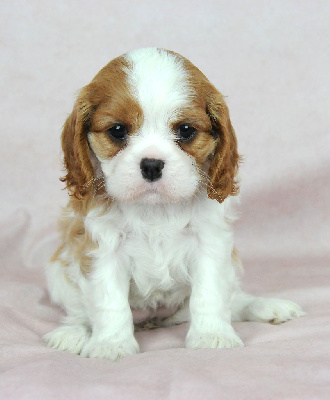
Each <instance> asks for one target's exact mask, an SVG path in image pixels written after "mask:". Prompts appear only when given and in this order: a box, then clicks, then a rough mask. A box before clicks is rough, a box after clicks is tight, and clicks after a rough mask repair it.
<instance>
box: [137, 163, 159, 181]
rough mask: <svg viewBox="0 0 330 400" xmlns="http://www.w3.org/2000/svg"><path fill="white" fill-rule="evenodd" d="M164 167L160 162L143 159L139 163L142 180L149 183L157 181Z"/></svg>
mask: <svg viewBox="0 0 330 400" xmlns="http://www.w3.org/2000/svg"><path fill="white" fill-rule="evenodd" d="M164 165H165V163H164V161H162V160H156V159H154V158H143V159H142V160H141V162H140V168H141V173H142V176H143V178H144V179H146V180H147V181H150V182H153V181H157V179H160V178H161V176H162V169H163V168H164Z"/></svg>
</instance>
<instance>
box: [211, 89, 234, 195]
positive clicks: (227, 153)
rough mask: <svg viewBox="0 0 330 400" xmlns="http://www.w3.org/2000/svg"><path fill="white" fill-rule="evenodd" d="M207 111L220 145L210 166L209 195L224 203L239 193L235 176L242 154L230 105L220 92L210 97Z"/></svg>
mask: <svg viewBox="0 0 330 400" xmlns="http://www.w3.org/2000/svg"><path fill="white" fill-rule="evenodd" d="M207 111H208V114H209V117H210V119H211V123H212V129H213V132H214V134H215V136H216V137H217V138H218V145H217V148H216V150H215V153H214V158H213V159H212V161H211V165H210V168H209V179H210V183H211V185H210V186H209V187H208V196H209V197H210V198H211V199H216V200H218V201H219V202H220V203H222V202H223V201H224V200H225V198H226V197H228V196H236V195H237V194H238V191H239V187H238V183H237V181H236V180H235V177H236V174H237V171H238V165H239V161H240V156H239V154H238V151H237V140H236V135H235V131H234V128H233V127H232V125H231V121H230V117H229V111H228V107H227V105H226V103H225V101H224V99H223V97H222V95H221V94H220V93H219V92H217V93H214V94H213V96H212V97H211V98H210V99H209V103H208V107H207Z"/></svg>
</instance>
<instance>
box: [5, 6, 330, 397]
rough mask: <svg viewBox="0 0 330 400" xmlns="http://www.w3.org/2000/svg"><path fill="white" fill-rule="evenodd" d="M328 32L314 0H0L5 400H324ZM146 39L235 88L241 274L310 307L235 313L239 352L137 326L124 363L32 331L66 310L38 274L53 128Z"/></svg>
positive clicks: (55, 170) (56, 163)
mask: <svg viewBox="0 0 330 400" xmlns="http://www.w3.org/2000/svg"><path fill="white" fill-rule="evenodd" d="M329 38H330V2H329V1H322V0H316V1H311V0H310V1H306V0H303V1H298V0H292V1H287V0H286V1H284V0H276V1H275V0H270V1H261V0H254V1H253V0H251V1H249V0H248V1H229V0H228V1H225V0H219V1H212V0H203V1H195V0H176V1H173V0H168V1H165V0H164V1H160V0H153V1H150V0H145V1H133V0H131V1H129V0H121V1H119V0H116V1H115V0H99V1H85V0H80V1H73V0H70V1H58V2H51V1H37V0H30V1H17V2H12V1H9V0H5V1H2V2H1V5H0V65H1V75H0V82H1V97H0V102H1V105H0V109H1V129H0V134H1V144H2V145H1V148H0V163H1V171H2V173H1V179H0V182H1V183H0V184H1V187H0V190H1V192H0V193H1V196H0V201H1V204H0V210H1V211H0V249H1V253H0V254H1V261H0V270H1V280H0V322H1V328H0V345H1V348H0V368H1V375H0V398H6V399H16V398H17V399H18V398H19V399H22V398H25V399H30V398H31V399H32V398H33V399H35V398H43V399H46V398H47V399H48V398H49V399H53V398H54V399H58V398H79V399H90V398H91V397H92V396H95V397H96V398H106V399H108V398H115V399H121V398H122V399H136V398H141V399H155V398H162V399H163V398H164V399H165V398H166V399H167V398H171V399H185V398H189V399H190V400H192V399H199V398H203V399H213V398H214V399H252V398H253V399H259V398H260V399H265V398H267V399H278V398H281V399H284V398H285V399H312V398H317V399H323V398H324V399H326V398H329V390H330V389H329V388H330V317H329V302H330V290H329V286H330V270H329V260H330V252H329V250H330V249H329V240H330V232H329V222H330V221H329V211H330V207H329V205H330V202H329V198H330V189H329V186H330V185H329V181H330V180H329V173H330V156H329V153H330V139H329V138H330V135H329V125H330V124H329V122H330V121H329V119H330V118H329V114H330V111H329V110H330V100H329V88H330V79H329V77H330V73H329V68H330V50H329V49H330V43H329V42H330V40H329ZM147 46H158V47H164V48H168V49H171V50H174V51H176V52H179V53H181V54H183V55H184V56H186V57H187V58H189V59H190V60H191V61H192V62H193V63H195V64H196V65H197V66H198V67H199V68H200V69H201V70H202V71H203V72H204V73H205V74H206V75H207V76H208V77H209V79H210V80H211V81H212V82H213V83H214V84H215V85H216V86H217V87H218V89H219V90H220V91H221V92H222V93H223V94H225V95H226V96H228V97H227V102H228V105H229V108H230V110H231V117H232V122H233V125H234V127H235V129H236V132H237V136H238V141H239V150H240V152H241V153H242V154H243V155H244V159H245V160H244V163H243V164H242V166H241V172H240V175H241V181H242V184H241V201H242V204H241V219H240V221H238V222H237V224H236V226H235V235H236V242H237V246H238V248H239V250H240V253H241V256H242V259H243V263H244V264H245V270H246V275H245V277H244V279H243V282H244V286H245V288H246V289H248V290H250V291H253V292H254V293H257V294H269V295H273V296H275V295H276V296H278V297H283V298H288V299H291V300H294V301H297V302H298V303H299V304H301V305H302V306H303V308H304V309H305V311H307V313H308V315H307V316H306V317H304V318H301V319H299V320H295V321H292V322H289V323H287V324H284V325H281V326H270V325H263V324H255V323H238V324H234V326H235V329H236V330H237V332H238V333H239V335H240V336H241V338H242V339H243V340H244V342H245V344H246V347H245V348H243V349H234V350H200V351H191V350H186V349H184V348H183V345H184V336H185V333H186V331H187V325H182V326H178V327H172V328H168V329H159V330H155V331H151V332H140V333H138V334H137V339H138V341H139V343H140V346H141V349H142V353H141V354H139V355H136V356H132V357H129V358H126V359H123V360H121V361H120V362H116V363H113V362H111V361H107V360H89V359H81V358H79V357H77V356H75V355H72V354H69V353H62V352H58V351H54V350H51V349H48V348H46V347H45V346H44V345H43V343H42V341H41V336H42V335H43V334H44V333H46V332H48V331H49V330H51V329H53V328H54V327H55V326H56V323H57V321H58V319H59V318H60V316H61V311H60V310H59V309H57V308H56V307H54V306H51V305H50V303H49V300H48V298H47V295H46V291H45V279H44V273H43V268H44V266H45V263H46V261H47V259H48V258H49V256H50V255H51V253H52V251H53V250H54V249H55V247H56V243H57V236H56V219H57V217H58V215H59V212H60V206H61V205H64V204H65V202H66V199H67V197H66V193H65V192H64V191H62V190H61V188H62V187H63V186H62V184H61V183H60V182H59V181H58V178H59V176H61V175H62V174H63V172H62V170H61V168H62V167H61V153H60V141H59V137H60V132H61V128H62V125H63V123H64V120H65V118H66V116H67V115H68V114H69V113H70V111H71V109H72V105H73V102H74V99H75V96H76V94H77V92H78V89H79V88H80V87H82V86H83V85H85V84H87V83H88V82H89V81H90V80H91V79H92V77H93V76H94V75H95V74H96V72H97V71H98V70H99V69H100V68H101V67H103V66H104V65H105V64H106V63H107V62H108V61H109V60H111V59H112V58H114V57H116V56H118V55H120V54H122V53H124V52H126V51H129V50H131V49H134V48H138V47H147ZM112 396H114V397H112Z"/></svg>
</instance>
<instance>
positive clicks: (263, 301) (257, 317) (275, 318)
mask: <svg viewBox="0 0 330 400" xmlns="http://www.w3.org/2000/svg"><path fill="white" fill-rule="evenodd" d="M303 315H305V313H304V311H303V310H302V309H301V308H300V307H299V306H298V304H296V303H293V302H292V301H289V300H282V299H274V298H266V297H255V296H251V295H248V294H246V293H244V292H238V293H237V294H236V295H235V297H234V298H233V301H232V320H233V321H255V322H269V323H271V324H280V323H282V322H286V321H289V320H291V319H294V318H297V317H301V316H303Z"/></svg>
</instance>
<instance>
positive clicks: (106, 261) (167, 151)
mask: <svg viewBox="0 0 330 400" xmlns="http://www.w3.org/2000/svg"><path fill="white" fill-rule="evenodd" d="M62 148H63V152H64V164H65V167H66V170H67V174H66V176H65V177H64V178H63V181H64V182H66V186H67V189H68V190H69V192H70V194H71V197H70V200H69V204H68V206H67V208H66V209H65V210H64V213H63V217H62V220H61V232H62V243H61V245H60V247H59V249H58V250H57V251H56V253H55V254H54V256H53V257H52V259H51V262H50V264H49V265H48V268H47V280H48V287H49V291H50V295H51V298H52V300H53V301H54V302H55V303H57V304H59V305H61V306H62V307H63V309H64V310H65V311H66V314H67V316H66V317H65V318H64V321H63V324H62V325H61V326H60V327H59V328H57V329H55V330H54V331H53V332H50V333H49V334H47V335H46V336H45V340H46V342H47V344H48V345H49V346H50V347H54V348H57V349H59V350H68V351H70V352H72V353H76V354H80V355H81V356H83V357H101V358H109V359H113V360H115V359H118V358H120V357H123V356H126V355H129V354H133V353H137V352H138V351H139V346H138V343H137V341H136V339H135V337H134V327H133V320H132V312H131V307H134V308H142V309H146V308H152V309H156V308H157V307H161V306H166V307H177V309H178V311H177V312H176V313H175V314H174V315H173V316H171V317H169V318H167V319H165V320H163V321H160V322H159V323H160V325H162V326H168V325H172V324H179V323H181V322H185V321H190V325H189V331H188V334H187V338H186V346H187V347H189V348H194V349H199V348H228V347H236V346H242V345H243V343H242V341H241V339H240V338H239V337H238V336H237V334H236V333H235V331H234V329H233V328H232V325H231V321H243V320H244V321H245V320H247V321H261V322H273V323H281V322H284V321H287V320H290V319H292V318H294V317H297V316H300V315H303V312H302V310H301V309H300V307H299V306H297V305H296V304H294V303H292V302H290V301H285V300H277V299H266V298H260V297H253V296H250V295H247V294H245V293H244V292H242V291H241V290H240V287H239V282H238V279H237V277H236V269H237V266H239V265H240V261H239V258H238V256H237V252H236V251H235V250H234V247H233V237H232V229H231V220H233V213H232V211H231V204H232V202H233V200H234V199H235V198H234V196H235V195H237V193H238V183H237V181H236V179H235V178H236V175H237V170H238V164H239V154H238V151H237V143H236V136H235V133H234V130H233V127H232V125H231V122H230V118H229V113H228V109H227V106H226V104H225V102H224V99H223V96H222V95H221V94H220V93H219V91H218V90H217V89H216V88H215V87H214V86H213V85H212V84H211V83H210V82H209V81H208V80H207V78H206V77H205V76H204V75H203V74H202V73H201V72H200V71H199V70H198V69H197V68H196V67H195V66H194V65H192V64H191V63H190V62H189V61H188V60H187V59H185V58H184V57H182V56H180V55H178V54H176V53H173V52H170V51H167V50H162V49H157V48H149V49H140V50H136V51H133V52H130V53H128V54H125V55H123V56H121V57H119V58H116V59H114V60H113V61H111V62H110V63H109V64H108V65H106V66H105V67H104V68H103V69H102V70H101V71H100V72H99V73H98V74H97V75H96V77H95V78H94V79H93V80H92V82H91V83H90V84H89V85H87V86H86V87H84V88H83V89H82V90H81V92H80V94H79V96H78V99H77V101H76V103H75V105H74V108H73V111H72V114H71V115H70V116H69V118H68V119H67V121H66V123H65V126H64V129H63V134H62Z"/></svg>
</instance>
